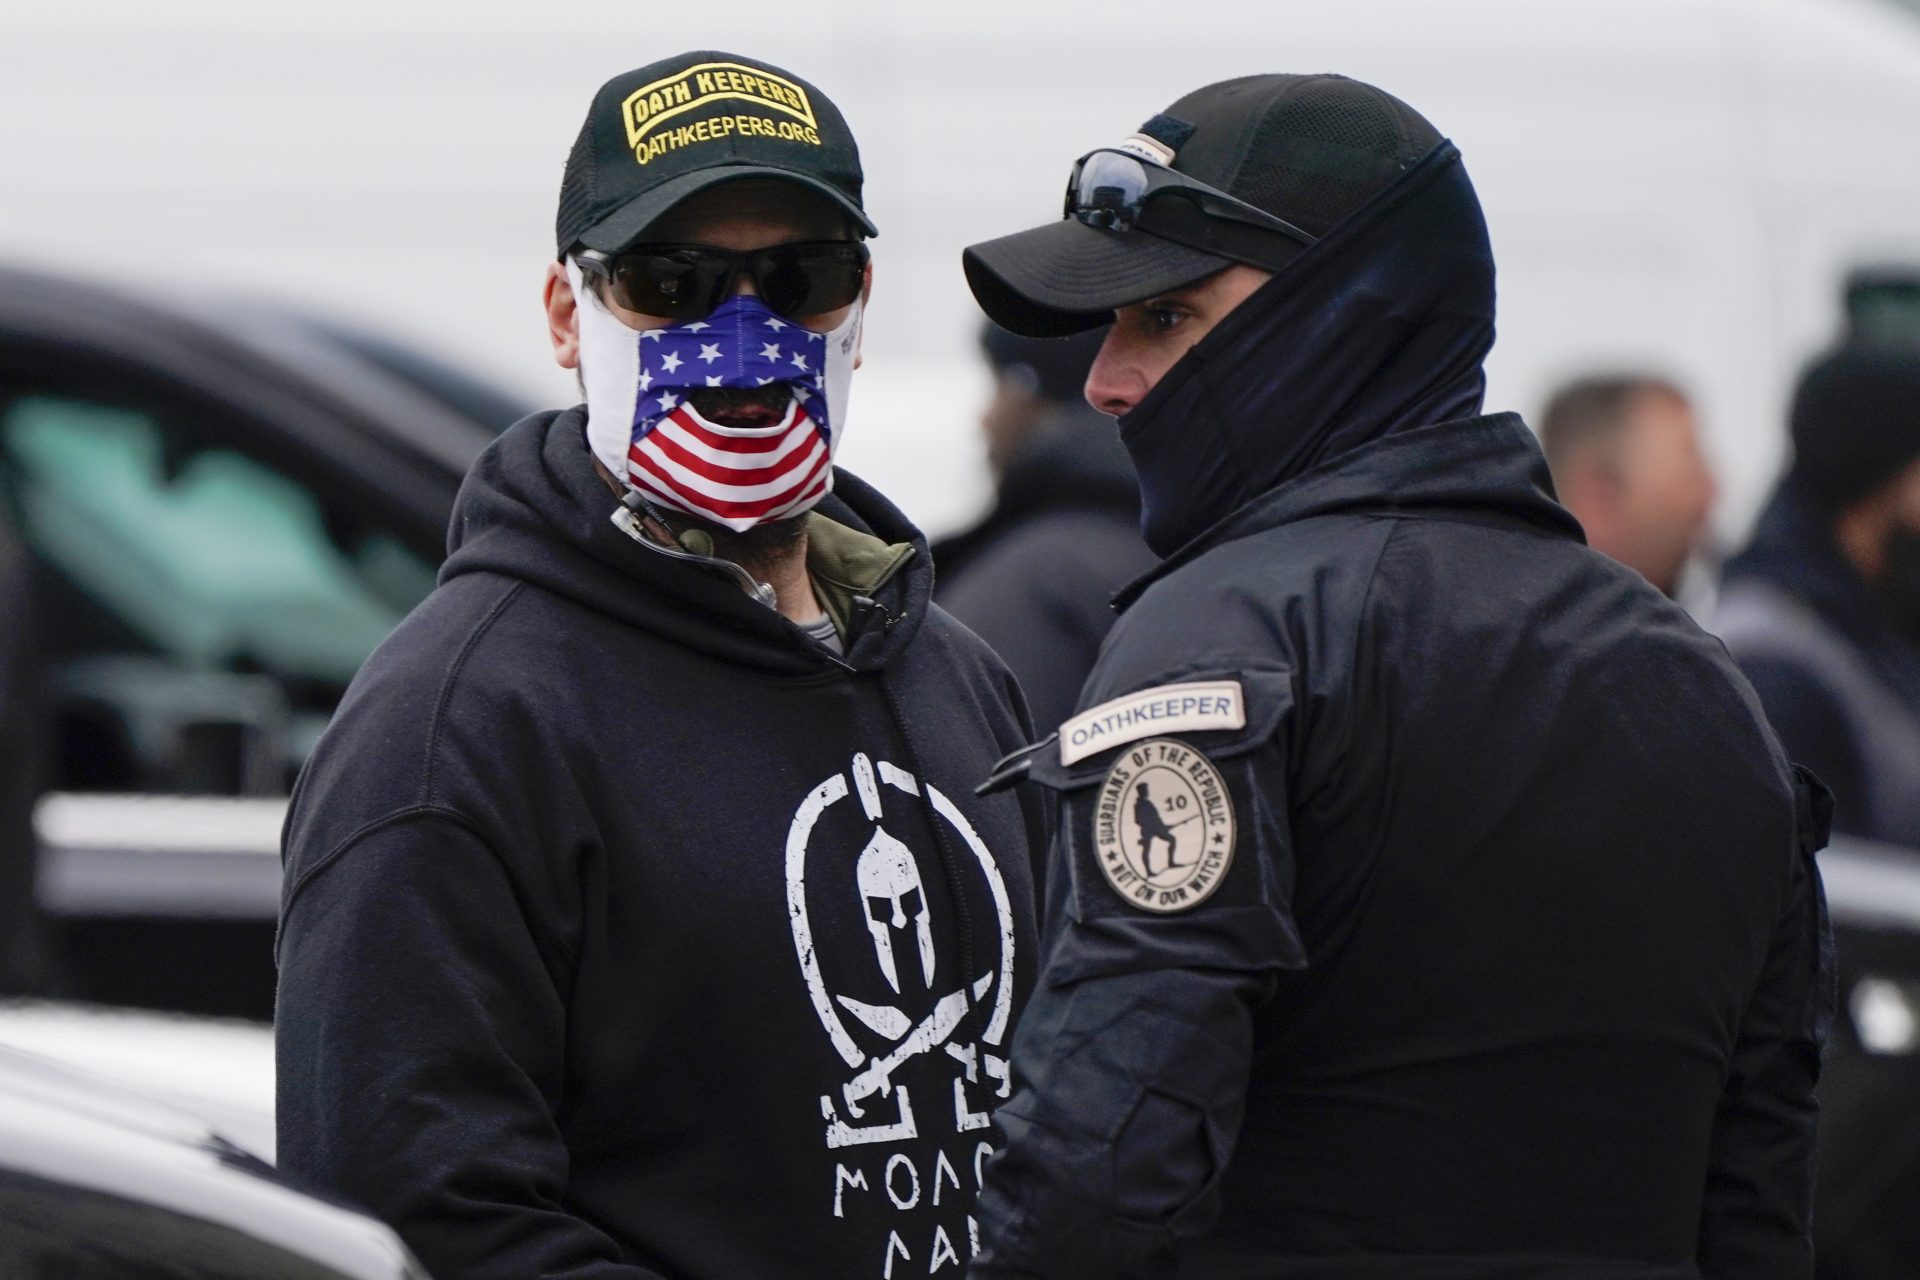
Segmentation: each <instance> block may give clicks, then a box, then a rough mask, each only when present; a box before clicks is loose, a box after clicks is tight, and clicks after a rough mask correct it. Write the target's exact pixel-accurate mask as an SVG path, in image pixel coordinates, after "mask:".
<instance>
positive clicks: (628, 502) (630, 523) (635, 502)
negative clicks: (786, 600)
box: [612, 492, 779, 612]
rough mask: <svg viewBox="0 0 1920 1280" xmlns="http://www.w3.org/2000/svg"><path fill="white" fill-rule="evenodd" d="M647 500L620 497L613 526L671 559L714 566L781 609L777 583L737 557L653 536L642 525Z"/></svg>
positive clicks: (633, 495)
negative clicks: (764, 578) (758, 574)
mask: <svg viewBox="0 0 1920 1280" xmlns="http://www.w3.org/2000/svg"><path fill="white" fill-rule="evenodd" d="M645 501H646V500H645V499H644V498H642V497H641V496H640V495H639V494H637V493H631V492H630V493H628V494H627V496H626V497H624V498H622V499H621V500H620V505H619V506H618V507H616V508H615V509H614V512H613V517H612V519H613V527H614V528H616V529H618V530H619V531H620V532H622V533H624V534H626V535H627V536H628V537H629V538H632V539H633V540H634V541H635V542H637V543H639V544H640V545H641V546H643V547H645V548H646V549H647V550H649V551H653V552H657V553H659V554H660V555H663V556H665V557H667V559H669V560H678V561H681V562H682V563H684V564H697V565H700V566H701V567H703V568H707V569H713V570H715V571H717V572H719V573H721V574H723V575H725V576H726V577H729V578H732V579H733V580H734V581H736V582H738V583H739V584H740V589H741V590H742V591H745V592H746V593H747V595H748V596H749V597H750V598H752V599H754V600H757V601H759V602H760V603H761V604H763V605H765V606H767V608H769V609H773V610H775V611H776V612H777V611H778V609H779V598H778V597H777V596H775V595H774V592H773V587H772V586H771V585H770V584H768V583H765V582H762V581H760V580H759V579H758V578H756V577H754V576H753V575H752V574H750V573H748V572H747V571H746V570H745V569H743V568H741V567H740V566H739V565H737V564H735V563H734V562H733V561H731V560H722V559H721V558H720V557H718V556H703V555H701V554H699V553H698V552H694V551H689V550H687V549H686V548H685V547H683V546H680V545H679V544H678V543H665V542H661V541H659V540H658V539H656V538H652V537H649V536H648V535H647V531H646V529H645V528H644V527H642V525H641V521H642V520H644V519H645V516H644V515H643V514H642V510H643V507H644V505H645Z"/></svg>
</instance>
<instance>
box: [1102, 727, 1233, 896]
mask: <svg viewBox="0 0 1920 1280" xmlns="http://www.w3.org/2000/svg"><path fill="white" fill-rule="evenodd" d="M1233 837H1234V830H1233V801H1232V799H1231V798H1230V797H1229V796H1228V795H1227V784H1226V782H1225V781H1224V780H1223V779H1222V778H1221V777H1220V771H1219V770H1218V769H1216V768H1214V767H1213V762H1212V761H1210V760H1208V759H1207V758H1206V757H1205V756H1203V755H1201V754H1200V753H1199V752H1198V751H1196V750H1194V749H1193V748H1192V747H1190V746H1188V745H1187V744H1186V743H1184V742H1181V741H1179V740H1178V739H1175V738H1149V739H1148V740H1147V741H1145V742H1142V743H1140V744H1139V745H1138V746H1135V747H1129V748H1128V749H1127V750H1126V751H1124V752H1122V753H1121V755H1120V758H1119V759H1117V760H1115V761H1114V762H1113V767H1112V768H1111V769H1109V770H1108V771H1107V780H1106V781H1105V782H1104V783H1102V784H1101V787H1100V796H1099V799H1098V801H1097V802H1096V803H1095V805H1094V810H1093V844H1094V851H1095V854H1096V856H1098V858H1099V859H1100V871H1101V874H1103V875H1105V876H1106V878H1107V883H1108V884H1111V885H1112V886H1113V890H1114V892H1115V893H1117V894H1119V895H1120V896H1121V897H1123V898H1125V899H1126V900H1127V901H1128V902H1130V903H1132V904H1133V905H1134V906H1136V907H1140V908H1142V909H1144V910H1147V911H1161V912H1166V911H1185V910H1187V909H1188V908H1190V907H1196V906H1198V905H1199V904H1200V903H1202V902H1205V901H1206V900H1207V898H1208V897H1210V896H1211V895H1212V894H1213V892H1214V890H1216V889H1218V888H1219V887H1220V882H1221V881H1222V880H1224V879H1226V875H1227V868H1228V867H1229V866H1231V865H1232V864H1233Z"/></svg>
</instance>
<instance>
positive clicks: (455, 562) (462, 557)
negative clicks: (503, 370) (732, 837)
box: [440, 406, 933, 676]
mask: <svg viewBox="0 0 1920 1280" xmlns="http://www.w3.org/2000/svg"><path fill="white" fill-rule="evenodd" d="M619 509H620V503H619V500H618V499H617V498H616V497H615V496H614V494H613V491H612V490H611V489H609V488H608V487H607V485H606V483H605V482H604V481H603V480H602V479H601V478H600V474H599V472H597V471H596V470H595V469H594V465H593V458H592V454H591V453H590V452H589V450H588V448H587V441H586V410H585V409H584V407H581V406H575V407H574V408H572V409H566V410H560V411H548V412H544V413H537V414H534V415H533V416H532V417H529V418H524V419H522V420H521V421H520V422H518V423H515V424H514V425H513V426H512V427H510V428H509V429H508V430H507V431H506V432H505V433H504V434H503V435H501V436H500V438H499V439H498V440H496V441H495V442H494V443H493V444H492V445H490V446H489V447H488V448H487V450H486V452H485V453H483V454H481V456H480V458H479V460H478V461H477V462H475V463H474V466H473V470H472V471H470V472H469V473H468V475H467V479H466V482H465V483H464V484H463V485H462V486H461V488H460V494H459V497H458V498H457V499H455V502H454V511H453V521H452V524H451V526H450V527H449V529H448V532H447V560H446V563H445V564H444V565H443V566H442V567H441V570H440V581H441V582H442V583H445V582H448V581H450V580H452V579H454V578H457V577H460V576H461V575H462V574H469V573H496V574H501V575H503V576H506V577H510V578H515V579H519V580H521V581H524V582H527V583H530V584H531V585H533V586H537V587H540V588H541V589H543V590H545V591H549V592H552V593H553V594H555V595H559V596H563V597H565V598H567V599H569V600H572V601H574V602H576V603H578V604H580V605H583V606H585V607H586V608H589V609H592V610H594V611H595V612H597V613H601V614H605V615H607V616H609V617H612V618H615V619H618V620H619V621H621V622H624V623H626V624H628V625H630V626H634V627H638V628H640V629H641V630H644V631H647V632H650V633H652V634H654V635H658V636H660V637H662V638H664V639H667V640H670V641H673V642H674V643H677V644H680V645H684V646H686V647H688V648H693V649H698V650H701V651H703V652H706V653H710V654H713V655H714V656H716V657H720V658H722V659H724V660H726V661H728V662H731V663H733V664H735V665H738V666H742V667H748V668H754V669H758V670H761V671H765V672H768V673H771V674H778V675H791V676H818V675H820V674H822V672H823V671H825V670H829V669H836V668H838V667H840V666H841V665H843V664H842V662H841V661H838V660H836V659H835V658H834V657H833V656H832V655H830V654H828V653H826V652H825V651H824V650H822V649H821V648H820V647H819V646H817V645H815V644H813V643H812V642H811V641H809V640H807V639H805V638H804V636H803V634H802V633H801V631H800V629H799V628H798V627H796V626H794V624H793V623H791V622H789V621H788V620H787V619H786V618H785V617H783V616H781V615H780V614H779V613H777V612H776V611H774V610H772V609H769V608H767V607H766V606H765V605H762V604H760V603H758V602H757V601H755V600H752V599H750V598H748V596H747V595H746V594H745V593H744V592H743V591H741V590H740V587H739V586H738V585H737V584H736V583H735V581H734V580H733V579H731V578H729V577H726V576H723V575H722V574H721V573H719V572H718V571H717V570H713V569H709V568H706V567H704V566H701V565H697V564H689V563H686V562H684V561H680V560H675V559H673V558H671V557H669V556H667V555H665V554H663V553H662V552H660V551H657V550H654V549H651V548H649V547H646V546H642V545H640V544H639V543H637V542H635V541H634V540H633V539H632V538H630V537H628V536H627V534H626V533H625V532H623V531H622V530H621V529H619V528H618V527H616V526H615V525H614V523H613V516H614V513H615V512H616V511H617V510H619ZM816 511H817V512H818V513H819V514H820V515H823V516H825V517H826V518H828V519H831V520H833V521H835V522H837V523H839V524H842V525H846V526H848V527H849V528H852V529H855V530H858V531H859V532H862V533H870V534H872V535H874V536H876V537H879V538H881V539H884V540H885V541H887V542H905V543H910V544H911V545H912V546H913V547H914V549H915V551H916V552H917V553H918V554H916V555H914V556H912V557H910V558H909V559H908V561H907V563H906V564H905V565H904V566H903V567H902V568H901V569H900V571H899V572H898V573H895V574H894V575H893V576H892V577H891V578H889V579H888V580H887V581H886V583H885V585H884V586H883V587H882V588H881V589H880V591H879V593H878V594H877V596H876V597H875V601H876V604H877V605H878V606H879V609H878V610H877V611H875V614H874V617H873V620H872V621H871V622H870V623H869V624H866V625H856V627H855V629H854V631H853V633H852V634H850V635H849V636H848V637H847V653H846V657H845V659H844V665H845V666H850V667H853V668H854V669H855V670H875V669H878V668H880V667H883V666H885V665H886V663H887V660H888V658H889V657H890V656H892V655H893V654H895V653H897V652H898V651H899V650H900V648H901V647H902V646H904V645H905V644H906V642H907V641H908V640H909V639H911V638H912V635H913V632H914V631H915V630H916V629H917V628H918V627H919V625H920V622H921V620H922V619H923V618H924V616H925V614H926V609H927V603H928V598H929V594H930V591H931V588H932V577H933V575H932V572H931V569H930V568H929V562H928V556H927V554H926V541H925V539H924V538H923V537H922V536H921V534H920V531H919V530H918V529H916V528H914V526H913V525H912V523H911V522H909V521H908V520H907V518H906V516H904V515H903V514H901V512H900V511H899V510H898V509H897V508H895V507H894V506H893V505H892V504H891V503H889V502H888V501H887V500H886V499H885V498H883V497H881V496H880V494H879V493H877V492H876V491H875V490H874V489H872V488H871V487H870V486H868V485H866V484H865V483H863V482H862V481H860V480H859V479H858V478H856V477H854V476H852V475H850V474H848V473H846V472H844V471H840V470H838V469H837V468H836V470H835V473H834V481H833V493H832V494H831V495H830V496H829V497H828V498H827V499H826V501H824V502H822V503H821V504H820V506H819V507H818V508H816Z"/></svg>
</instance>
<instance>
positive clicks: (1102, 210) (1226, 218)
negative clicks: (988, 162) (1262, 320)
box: [1065, 147, 1317, 261]
mask: <svg viewBox="0 0 1920 1280" xmlns="http://www.w3.org/2000/svg"><path fill="white" fill-rule="evenodd" d="M1164 196H1177V197H1179V200H1178V201H1177V202H1175V201H1171V200H1165V199H1161V197H1164ZM1156 202H1157V203H1156ZM1195 215H1200V216H1198V217H1196V216H1195ZM1065 216H1067V217H1070V218H1077V219H1078V220H1080V221H1081V222H1083V223H1085V224H1086V225H1087V226H1090V227H1098V228H1100V229H1101V230H1103V231H1130V230H1132V229H1133V228H1134V227H1139V228H1140V229H1141V230H1142V231H1147V232H1151V233H1153V234H1155V235H1160V236H1164V237H1165V238H1166V239H1169V240H1173V241H1175V242H1177V243H1179V244H1185V245H1190V246H1191V247H1193V248H1197V249H1208V250H1214V251H1223V252H1229V254H1230V256H1235V257H1250V258H1252V259H1253V260H1255V261H1259V260H1261V259H1262V258H1263V257H1265V256H1268V255H1263V254H1261V253H1260V252H1259V249H1258V244H1259V238H1250V237H1247V236H1246V235H1244V234H1236V233H1238V232H1239V231H1240V230H1241V229H1242V228H1255V229H1258V231H1260V232H1270V233H1273V234H1276V235H1279V236H1283V237H1285V238H1286V239H1287V240H1289V241H1292V242H1293V244H1295V245H1310V244H1312V243H1313V242H1314V241H1315V239H1317V237H1315V236H1313V235H1311V234H1309V233H1308V232H1305V231H1302V230H1301V229H1300V228H1299V227H1296V226H1294V225H1293V224H1292V223H1291V222H1288V221H1287V220H1286V219H1285V218H1279V217H1275V216H1274V215H1273V214H1271V213H1268V212H1267V211H1266V210H1265V209H1259V208H1256V207H1254V206H1253V205H1250V204H1248V203H1247V202H1246V201H1244V200H1241V199H1238V198H1236V197H1234V196H1230V195H1228V194H1227V193H1226V192H1224V191H1221V190H1220V189H1218V188H1217V187H1210V186H1208V185H1207V184H1206V183H1204V182H1201V181H1200V180H1199V179H1198V178H1191V177H1188V176H1187V175H1186V174H1184V173H1181V172H1179V171H1178V170H1175V169H1169V168H1167V167H1166V166H1165V165H1160V164H1150V163H1148V162H1147V161H1145V160H1142V159H1141V158H1140V157H1139V156H1136V155H1134V154H1133V153H1131V152H1128V151H1117V150H1114V149H1112V148H1107V147H1102V148H1100V149H1099V150H1097V151H1089V152H1088V153H1087V154H1086V155H1084V156H1081V157H1080V158H1079V159H1078V160H1076V161H1074V162H1073V172H1072V174H1071V175H1069V176H1068V178H1067V207H1066V214H1065ZM1222 223H1224V224H1228V225H1227V226H1225V227H1222V226H1221V225H1220V224H1222ZM1208 224H1212V225H1211V226H1209V225H1208ZM1235 249H1238V252H1234V250H1235ZM1297 252H1298V250H1297V249H1293V248H1289V250H1288V252H1287V254H1286V256H1287V257H1291V256H1292V255H1293V254H1294V253H1297Z"/></svg>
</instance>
